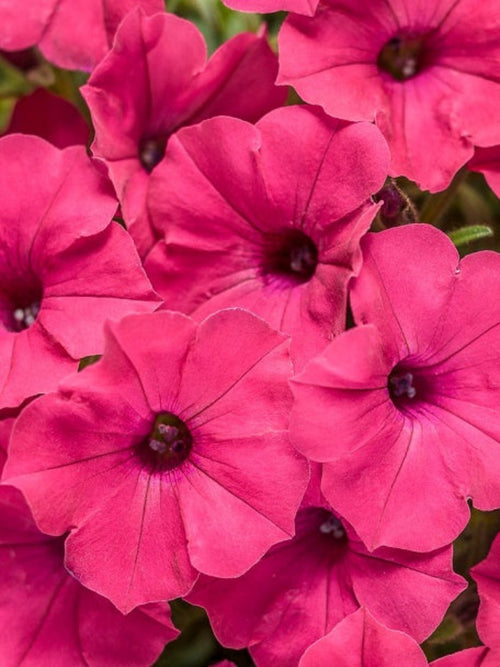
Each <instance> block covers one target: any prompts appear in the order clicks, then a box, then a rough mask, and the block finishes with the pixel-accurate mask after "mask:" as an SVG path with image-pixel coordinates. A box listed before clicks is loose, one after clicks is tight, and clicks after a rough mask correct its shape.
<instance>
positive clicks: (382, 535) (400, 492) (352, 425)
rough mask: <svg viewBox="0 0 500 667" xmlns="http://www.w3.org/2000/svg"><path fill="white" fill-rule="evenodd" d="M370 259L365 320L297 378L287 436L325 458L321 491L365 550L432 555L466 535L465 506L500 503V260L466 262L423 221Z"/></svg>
mask: <svg viewBox="0 0 500 667" xmlns="http://www.w3.org/2000/svg"><path fill="white" fill-rule="evenodd" d="M364 253H365V263H364V266H363V270H362V272H361V274H360V276H359V278H357V279H356V281H355V283H354V286H353V290H352V299H351V304H352V309H353V313H354V318H355V321H356V322H357V323H358V325H365V326H360V327H358V328H357V329H354V330H352V331H348V332H347V333H345V334H344V335H343V336H341V337H339V338H337V339H336V340H334V341H333V342H332V343H331V344H330V346H329V347H328V348H327V349H326V350H325V352H324V353H323V354H322V355H320V356H319V357H318V358H316V359H315V360H314V361H313V362H311V364H310V365H309V366H308V367H307V368H306V370H305V371H304V373H303V374H301V375H300V376H298V377H297V378H296V380H295V381H294V392H295V395H296V403H295V407H294V410H293V412H292V417H291V433H292V438H293V440H294V442H295V444H296V445H297V447H298V448H299V449H300V450H301V451H303V452H304V453H306V454H307V455H308V456H310V457H311V458H312V459H313V460H318V461H325V462H327V463H326V464H325V466H324V473H323V480H322V488H323V491H324V493H325V495H326V497H327V498H328V500H329V501H330V502H331V504H332V506H333V507H334V508H335V509H336V510H338V511H339V512H341V513H342V514H343V516H345V517H346V518H347V519H348V520H349V521H351V522H352V524H353V525H354V527H355V528H356V530H357V531H358V533H359V534H360V536H361V537H362V539H363V540H365V541H366V543H367V544H368V545H369V546H370V548H375V547H377V546H379V545H383V544H386V545H391V546H394V547H399V548H406V549H414V550H417V551H427V550H429V549H432V548H436V547H438V546H440V545H444V544H447V543H449V542H450V541H451V540H453V539H454V538H455V537H456V536H457V535H458V534H459V532H460V530H461V529H462V528H463V527H464V526H465V523H466V521H467V516H468V507H467V503H466V500H467V499H468V498H470V497H472V498H473V500H474V502H475V504H476V506H478V507H479V508H481V509H493V508H494V507H498V503H499V500H500V496H499V494H500V486H499V484H498V479H499V474H500V469H499V463H498V461H499V459H498V447H499V440H500V423H499V420H498V414H497V410H496V404H497V400H498V396H497V394H498V386H499V378H498V374H499V364H498V349H499V348H498V340H497V339H498V335H499V332H500V312H499V308H498V303H497V300H496V299H495V296H494V294H493V292H492V291H491V290H490V289H489V287H488V286H489V284H490V281H491V280H492V276H494V275H497V274H498V273H499V272H500V262H499V258H498V255H496V254H495V253H491V252H483V253H476V254H475V255H471V256H468V257H466V258H464V259H463V260H462V261H461V262H459V260H458V256H457V253H456V251H455V249H454V248H453V246H452V244H451V243H450V242H449V240H448V239H447V238H446V236H445V235H443V234H442V233H441V232H439V231H438V230H436V229H434V228H432V227H428V226H425V225H418V226H417V225H415V226H413V227H406V228H404V229H393V230H389V231H387V232H384V233H381V234H380V235H371V236H369V237H367V239H366V242H365V243H364ZM408 257H412V261H411V262H408ZM409 526H411V529H409Z"/></svg>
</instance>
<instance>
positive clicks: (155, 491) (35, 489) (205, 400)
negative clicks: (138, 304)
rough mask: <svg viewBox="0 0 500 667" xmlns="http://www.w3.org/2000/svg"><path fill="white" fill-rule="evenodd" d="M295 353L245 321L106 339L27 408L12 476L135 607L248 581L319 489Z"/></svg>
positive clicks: (168, 315) (90, 567)
mask: <svg viewBox="0 0 500 667" xmlns="http://www.w3.org/2000/svg"><path fill="white" fill-rule="evenodd" d="M290 373H291V366H290V361H289V354H288V341H287V339H286V338H285V337H284V336H282V335H281V334H279V333H278V332H276V331H274V330H272V329H270V328H269V327H268V325H267V324H266V323H265V322H263V321H262V320H260V319H259V318H256V317H255V316H253V315H251V314H250V313H247V312H245V311H242V310H226V311H222V312H219V313H217V314H215V315H213V316H212V317H209V318H207V319H206V320H205V321H204V322H202V323H201V324H200V325H197V324H196V323H195V322H194V321H193V320H191V319H190V318H188V317H186V316H184V315H182V314H180V313H173V312H167V311H160V312H157V313H153V314H149V315H137V316H129V317H126V318H123V319H122V320H121V321H120V322H118V323H113V324H110V325H109V326H108V327H107V342H106V349H105V351H104V355H103V357H102V359H101V360H100V361H99V362H98V363H97V364H95V365H93V366H90V367H88V368H86V369H84V370H83V371H82V372H81V373H78V374H76V375H74V376H71V377H68V378H66V379H65V380H63V381H62V382H61V384H60V385H59V390H58V392H57V393H54V394H47V395H46V396H43V397H41V398H39V399H37V400H35V401H34V402H33V403H31V404H30V405H29V406H28V407H26V408H25V409H24V410H23V412H22V414H21V415H20V417H19V418H18V420H17V422H16V425H15V428H14V431H13V434H12V437H11V443H10V451H9V458H8V461H7V464H6V468H5V471H4V472H5V479H6V480H7V481H8V483H9V484H10V483H12V484H14V485H15V486H17V487H19V488H20V489H21V490H22V491H23V493H24V494H25V495H26V497H27V500H28V504H29V505H30V507H31V509H32V511H33V513H34V516H35V520H36V522H37V524H38V525H39V526H40V528H41V529H42V530H43V531H44V532H47V533H49V534H53V535H59V534H63V533H65V532H67V531H71V532H70V535H69V537H68V539H67V541H66V553H67V558H66V565H67V566H68V568H69V569H70V571H71V572H72V573H73V574H74V575H75V576H76V577H77V579H79V580H80V581H81V582H82V583H83V584H85V585H87V586H89V587H90V588H91V589H92V590H95V591H97V592H99V593H100V594H102V595H105V596H106V597H108V598H109V599H110V600H111V601H112V602H113V603H114V604H115V605H116V606H117V607H118V608H119V609H120V610H121V611H123V612H125V613H126V612H128V611H130V610H131V609H133V608H134V607H136V606H137V605H139V604H144V603H147V602H153V601H159V600H165V599H172V598H174V597H179V596H182V595H184V594H185V593H187V592H188V590H189V589H190V588H191V587H192V585H193V583H194V582H195V580H196V578H197V576H198V572H205V573H206V574H210V575H212V576H218V577H235V576H237V575H239V574H242V573H243V572H244V571H245V570H247V569H248V568H249V567H251V566H252V565H253V564H254V563H255V562H256V561H258V560H259V558H260V557H261V556H262V555H263V554H264V553H265V552H266V551H267V549H269V548H270V547H271V546H272V545H273V544H275V543H276V542H279V541H281V540H283V539H286V538H287V537H290V536H291V535H292V534H293V530H294V518H295V513H296V510H297V507H298V505H299V503H300V501H301V499H302V496H303V494H304V490H305V487H306V485H307V481H308V477H309V469H308V464H307V462H306V461H305V460H304V459H303V458H302V457H301V456H300V455H299V454H297V452H296V451H295V450H294V449H293V448H292V447H291V445H290V443H289V440H288V432H287V430H286V427H287V424H288V415H289V410H290V406H291V393H290V390H289V387H288V384H287V380H288V378H289V377H290Z"/></svg>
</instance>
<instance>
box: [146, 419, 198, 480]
mask: <svg viewBox="0 0 500 667" xmlns="http://www.w3.org/2000/svg"><path fill="white" fill-rule="evenodd" d="M192 446H193V437H192V435H191V433H190V431H189V429H188V427H187V426H186V424H185V423H184V422H183V421H182V419H179V417H177V416H176V415H174V414H172V413H171V412H161V413H160V414H159V415H157V416H156V419H155V422H154V425H153V429H152V431H151V433H150V435H149V436H148V437H147V438H146V439H145V440H143V441H142V442H141V443H140V444H139V447H138V454H139V457H140V458H141V460H142V461H143V463H144V464H145V465H146V466H147V467H148V468H150V469H151V470H152V471H153V472H158V471H163V470H172V469H173V468H177V467H178V466H180V465H181V464H182V463H183V462H184V461H185V460H186V459H187V457H188V456H189V454H190V452H191V449H192Z"/></svg>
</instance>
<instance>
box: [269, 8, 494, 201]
mask: <svg viewBox="0 0 500 667" xmlns="http://www.w3.org/2000/svg"><path fill="white" fill-rule="evenodd" d="M499 35H500V13H499V11H498V3H497V0H484V1H483V2H480V3H478V2H476V0H442V1H440V2H437V3H436V2H435V0H421V1H419V2H416V1H415V0H370V2H357V1H355V0H324V1H323V2H322V3H321V4H320V5H319V7H318V10H317V12H316V15H315V16H314V17H312V18H310V17H305V16H298V15H294V14H292V15H290V16H289V17H288V18H287V19H286V21H285V23H284V25H283V27H282V30H281V31H280V35H279V48H280V75H279V78H278V82H279V83H285V84H290V85H292V86H294V88H295V89H296V90H297V92H298V93H299V94H300V95H301V96H302V97H303V98H304V99H305V100H306V101H308V102H311V103H313V104H321V106H322V107H323V108H324V109H325V111H327V112H328V113H329V114H331V115H333V116H335V117H336V118H345V119H347V120H374V121H375V123H376V124H377V126H378V127H379V128H380V129H381V130H382V132H383V133H384V136H385V137H386V139H387V141H388V142H389V145H390V148H391V154H392V164H391V175H393V176H399V175H401V174H404V175H405V176H407V177H409V178H411V179H413V180H415V181H417V183H418V184H419V185H420V187H421V188H425V189H429V190H432V191H435V190H442V189H444V188H446V187H447V186H448V184H449V183H450V181H451V179H452V177H453V175H454V174H455V173H456V171H457V170H458V169H459V167H461V166H462V165H463V164H465V163H466V162H467V160H469V159H470V157H471V156H472V154H473V145H478V146H491V145H493V144H498V143H500V123H499V122H493V119H497V120H498V119H499V111H498V110H499V108H500V73H499V72H500V37H499Z"/></svg>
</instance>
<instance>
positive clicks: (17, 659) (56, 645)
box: [0, 487, 178, 667]
mask: <svg viewBox="0 0 500 667" xmlns="http://www.w3.org/2000/svg"><path fill="white" fill-rule="evenodd" d="M63 557H64V538H63V537H55V538H54V537H49V536H48V535H44V534H43V533H41V532H40V531H39V530H38V528H37V527H36V525H35V523H34V522H33V519H32V518H31V515H30V513H29V510H28V507H27V505H26V502H25V501H24V499H23V497H22V495H21V494H20V493H19V491H18V490H17V489H13V488H11V487H2V488H0V590H1V594H0V624H1V626H2V628H3V632H2V641H1V643H0V663H1V664H2V667H19V665H21V664H22V665H61V666H62V665H71V666H72V667H79V666H80V665H81V666H82V667H87V666H88V667H100V666H102V665H106V666H108V665H109V666H110V667H115V666H116V667H119V666H121V665H127V667H148V666H149V665H151V663H152V662H153V661H154V660H155V659H156V658H157V657H158V655H159V654H160V653H161V651H162V649H163V647H164V645H165V644H166V642H167V641H170V640H171V639H173V638H174V637H175V636H176V635H177V634H178V631H177V630H176V629H175V628H174V627H173V626H172V623H171V621H170V613H169V609H168V605H167V604H166V603H165V604H163V605H159V604H158V605H147V606H146V607H143V608H141V609H135V610H134V611H132V612H131V613H130V614H129V615H128V616H123V615H122V614H121V613H120V612H119V611H117V610H116V609H115V607H113V605H112V604H111V602H109V600H106V599H105V598H103V597H101V596H100V595H97V594H96V593H93V592H92V591H90V590H88V589H86V588H84V587H83V586H82V585H81V584H80V583H78V581H77V580H76V579H75V578H74V577H72V576H71V575H70V574H69V573H68V572H67V570H66V569H65V568H64V562H63Z"/></svg>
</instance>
